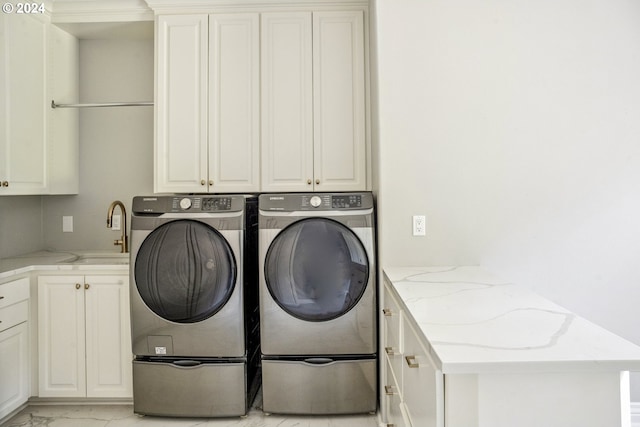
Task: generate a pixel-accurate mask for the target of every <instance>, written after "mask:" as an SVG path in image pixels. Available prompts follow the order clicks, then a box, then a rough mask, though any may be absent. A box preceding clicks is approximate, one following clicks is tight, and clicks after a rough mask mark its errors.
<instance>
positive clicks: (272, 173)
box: [261, 13, 313, 191]
mask: <svg viewBox="0 0 640 427" xmlns="http://www.w3.org/2000/svg"><path fill="white" fill-rule="evenodd" d="M261 19H262V27H261V28H262V36H261V46H262V49H261V58H262V111H261V114H262V141H261V144H262V189H263V190H264V191H310V190H313V99H312V96H313V90H312V87H313V80H312V77H313V75H312V73H313V67H312V59H313V55H312V33H313V31H312V20H311V13H263V14H262V16H261Z"/></svg>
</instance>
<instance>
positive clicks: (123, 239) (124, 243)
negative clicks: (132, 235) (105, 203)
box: [107, 200, 129, 254]
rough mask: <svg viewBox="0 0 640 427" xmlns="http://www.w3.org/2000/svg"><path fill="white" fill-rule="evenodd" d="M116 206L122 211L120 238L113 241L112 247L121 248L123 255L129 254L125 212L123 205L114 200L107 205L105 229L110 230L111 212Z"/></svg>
mask: <svg viewBox="0 0 640 427" xmlns="http://www.w3.org/2000/svg"><path fill="white" fill-rule="evenodd" d="M116 206H120V210H121V211H122V237H120V239H118V240H114V241H113V244H114V245H116V246H117V245H120V246H122V250H121V251H120V252H122V253H123V254H124V253H126V252H129V236H127V210H126V209H125V208H124V204H123V203H122V202H121V201H120V200H116V201H114V202H111V204H110V205H109V210H108V211H107V228H111V225H112V220H113V210H114V209H115V208H116Z"/></svg>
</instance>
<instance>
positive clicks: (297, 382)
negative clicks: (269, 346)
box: [262, 358, 377, 415]
mask: <svg viewBox="0 0 640 427" xmlns="http://www.w3.org/2000/svg"><path fill="white" fill-rule="evenodd" d="M322 359H323V358H316V359H313V358H311V359H307V360H311V361H312V362H311V363H310V362H305V361H304V360H266V359H263V360H262V399H263V402H262V407H263V410H264V412H267V413H279V414H305V415H311V414H358V413H368V412H375V411H376V409H377V403H376V402H377V396H376V393H377V383H376V381H377V377H376V360H375V359H359V360H336V361H329V360H326V361H323V360H322Z"/></svg>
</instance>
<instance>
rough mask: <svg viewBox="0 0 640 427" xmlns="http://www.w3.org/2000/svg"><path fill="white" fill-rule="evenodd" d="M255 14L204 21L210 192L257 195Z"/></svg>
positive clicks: (258, 114)
mask: <svg viewBox="0 0 640 427" xmlns="http://www.w3.org/2000/svg"><path fill="white" fill-rule="evenodd" d="M259 28H260V21H259V16H258V14H228V15H211V16H210V17H209V179H210V180H211V181H212V182H213V186H212V188H210V190H212V191H215V192H220V191H224V192H233V191H236V192H243V191H258V190H259V189H260V187H259V176H260V173H259V171H260V168H259V167H260V158H259V153H260V150H259V149H260V147H259V142H260V141H259V138H260V134H259V128H260V112H259V108H260V105H259V102H260V101H259V100H260V93H259V87H260V50H259V49H260V40H259V37H260V31H259Z"/></svg>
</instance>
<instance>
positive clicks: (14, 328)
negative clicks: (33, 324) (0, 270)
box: [0, 278, 30, 419]
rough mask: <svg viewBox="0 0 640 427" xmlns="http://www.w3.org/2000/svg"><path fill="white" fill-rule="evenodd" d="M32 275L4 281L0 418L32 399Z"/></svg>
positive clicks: (0, 326) (0, 323) (0, 301)
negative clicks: (30, 325)
mask: <svg viewBox="0 0 640 427" xmlns="http://www.w3.org/2000/svg"><path fill="white" fill-rule="evenodd" d="M28 318H29V279H28V278H23V279H18V280H13V281H11V282H8V283H3V284H1V285H0V419H2V418H3V417H5V416H7V415H9V414H10V413H11V412H12V411H14V410H16V409H18V408H19V407H20V406H21V405H22V404H24V403H25V402H26V401H27V399H29V360H30V358H29V326H28Z"/></svg>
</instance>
